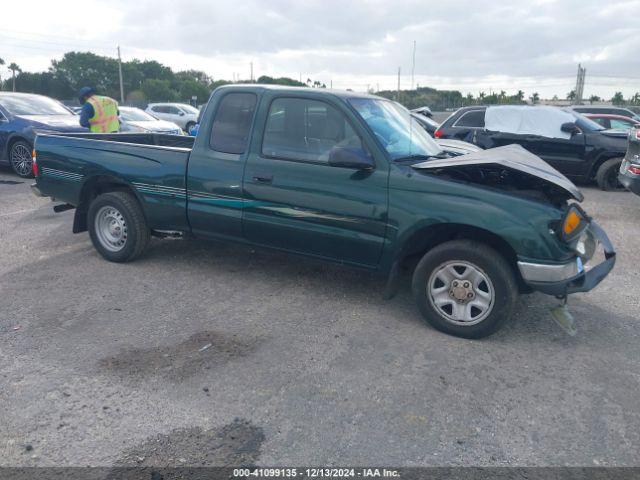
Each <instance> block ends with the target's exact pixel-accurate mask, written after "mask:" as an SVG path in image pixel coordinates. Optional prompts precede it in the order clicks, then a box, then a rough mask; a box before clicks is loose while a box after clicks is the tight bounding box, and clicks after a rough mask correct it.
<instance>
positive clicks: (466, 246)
mask: <svg viewBox="0 0 640 480" xmlns="http://www.w3.org/2000/svg"><path fill="white" fill-rule="evenodd" d="M450 262H464V263H466V264H470V265H472V266H474V267H476V268H478V269H479V271H481V273H483V274H484V275H485V276H486V277H487V278H488V279H489V281H490V283H489V284H487V283H486V282H485V283H480V284H479V286H478V288H473V289H472V290H473V293H471V295H476V294H477V293H478V291H479V290H486V291H487V292H493V294H492V295H489V297H490V298H491V297H492V300H491V302H490V308H489V307H487V308H486V309H485V313H484V314H482V315H480V314H478V315H476V318H477V319H478V320H474V319H473V318H472V319H471V321H469V324H468V325H464V324H461V323H459V322H456V321H455V320H453V319H449V318H447V317H446V314H447V312H446V311H445V310H446V307H448V305H447V306H445V307H440V308H438V307H436V306H435V305H434V303H433V301H432V300H431V298H432V297H433V295H432V294H431V293H428V290H431V286H428V284H429V282H430V280H431V281H433V278H434V277H435V278H436V280H435V281H433V283H434V285H436V282H440V283H442V285H443V286H446V289H445V293H446V294H447V295H449V296H450V293H449V292H451V291H452V290H453V287H452V284H453V282H452V284H451V285H448V286H447V285H446V284H445V283H444V282H442V281H441V280H439V279H438V275H437V273H436V272H439V271H442V270H441V268H443V266H445V265H447V264H449V263H450ZM456 271H457V270H456ZM463 272H464V270H463ZM456 280H457V278H456ZM458 281H459V280H458ZM469 285H470V284H469ZM443 286H440V287H437V288H440V289H441V288H443ZM412 289H413V296H414V298H415V300H416V303H417V304H418V308H419V309H420V312H421V313H422V316H423V317H424V319H425V320H426V321H427V322H428V323H429V324H430V325H431V326H433V327H434V328H436V329H438V330H440V331H442V332H445V333H448V334H450V335H455V336H457V337H463V338H482V337H486V336H488V335H491V334H492V333H494V332H495V331H497V330H498V329H499V328H500V327H501V326H502V325H503V324H504V322H505V321H506V320H507V319H509V318H510V317H511V314H512V312H513V307H514V305H515V301H516V298H517V295H518V286H517V283H516V279H515V275H514V273H513V270H512V269H511V267H510V266H509V263H508V262H507V261H506V260H505V258H504V257H503V256H502V255H500V254H499V253H498V252H496V251H495V250H494V249H493V248H491V247H488V246H487V245H485V244H482V243H478V242H474V241H472V240H452V241H449V242H446V243H443V244H441V245H438V246H437V247H435V248H433V249H431V250H430V251H428V252H427V253H426V254H425V255H424V256H423V257H422V259H421V260H420V262H419V263H418V266H417V267H416V269H415V271H414V273H413V281H412ZM456 293H457V292H456ZM485 295H486V293H485ZM478 296H479V295H478ZM453 298H455V297H453ZM461 302H463V303H464V304H466V303H469V311H470V312H471V311H472V309H473V308H476V310H479V308H477V307H473V300H472V301H467V300H464V301H461ZM461 302H455V303H461ZM451 304H452V305H451V309H452V310H453V308H455V307H456V305H454V301H453V300H452V301H451ZM441 310H442V311H443V312H444V313H441ZM484 315H486V316H485V317H484V318H482V317H483V316H484ZM474 321H476V322H477V323H473V322H474Z"/></svg>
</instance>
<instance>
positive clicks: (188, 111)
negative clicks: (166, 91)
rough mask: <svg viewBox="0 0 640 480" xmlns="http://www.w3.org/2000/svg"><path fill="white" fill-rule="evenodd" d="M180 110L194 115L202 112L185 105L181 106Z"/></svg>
mask: <svg viewBox="0 0 640 480" xmlns="http://www.w3.org/2000/svg"><path fill="white" fill-rule="evenodd" d="M180 108H181V109H182V110H184V111H185V112H187V113H193V114H194V115H198V113H200V110H198V109H197V108H195V107H192V106H191V105H185V104H182V103H181V104H180Z"/></svg>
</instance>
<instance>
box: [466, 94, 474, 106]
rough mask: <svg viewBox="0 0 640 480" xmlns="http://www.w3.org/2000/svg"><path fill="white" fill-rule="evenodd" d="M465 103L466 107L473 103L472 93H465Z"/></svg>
mask: <svg viewBox="0 0 640 480" xmlns="http://www.w3.org/2000/svg"><path fill="white" fill-rule="evenodd" d="M467 103H468V105H471V104H472V103H473V93H467Z"/></svg>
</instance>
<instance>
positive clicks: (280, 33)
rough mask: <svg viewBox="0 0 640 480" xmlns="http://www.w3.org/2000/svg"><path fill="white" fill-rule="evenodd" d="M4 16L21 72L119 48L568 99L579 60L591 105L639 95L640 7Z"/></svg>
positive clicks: (331, 5)
mask: <svg viewBox="0 0 640 480" xmlns="http://www.w3.org/2000/svg"><path fill="white" fill-rule="evenodd" d="M25 12H28V15H26V13H25ZM1 18H2V29H0V58H4V60H5V61H6V62H7V64H8V63H10V62H16V63H17V64H18V65H19V66H20V67H21V68H22V69H23V70H27V71H41V70H46V69H47V68H48V67H49V65H50V63H51V59H53V58H60V57H61V56H62V54H63V53H64V52H66V51H69V50H76V51H87V50H89V51H92V52H95V53H98V54H101V55H110V56H116V45H121V49H122V57H123V60H131V59H133V58H138V59H141V60H144V59H148V60H158V61H160V62H162V63H164V64H166V65H168V66H170V67H172V68H173V69H174V70H184V69H196V70H203V71H205V72H207V73H208V74H209V75H210V76H211V77H213V78H214V79H221V78H222V79H232V78H242V79H248V78H249V77H250V68H251V67H250V65H251V63H253V71H254V76H255V78H257V77H259V76H260V75H270V76H289V77H292V78H296V79H302V80H303V81H306V80H307V78H311V79H312V80H319V81H321V82H324V83H325V84H326V85H327V86H330V85H332V86H333V87H334V88H342V89H346V88H352V89H353V90H356V91H364V90H366V89H367V88H373V89H395V88H397V82H398V69H399V68H400V86H401V88H403V89H408V88H411V87H412V85H420V86H431V87H435V88H440V89H457V90H460V91H462V92H463V93H464V94H466V93H472V94H474V95H477V94H478V92H480V91H484V92H486V93H489V92H490V91H500V90H505V91H506V92H507V93H508V94H513V93H515V92H516V91H517V90H519V89H521V90H523V91H524V92H525V94H526V95H527V96H529V95H531V94H532V93H533V92H538V93H539V94H540V96H541V97H542V98H551V97H552V96H553V95H558V96H559V97H560V98H564V97H565V96H566V94H567V92H569V91H570V90H571V89H573V88H574V87H575V81H576V74H577V67H578V63H582V65H583V66H584V67H585V68H586V81H585V97H587V98H588V97H589V96H590V95H592V94H596V95H599V96H601V97H605V98H610V97H611V96H612V95H613V94H614V92H616V91H622V92H623V93H624V95H625V97H628V96H631V95H633V94H634V93H635V92H637V91H640V55H639V54H638V49H639V48H640V21H638V19H639V18H640V0H598V1H591V0H582V1H580V0H528V1H520V0H511V1H509V2H506V1H503V0H500V1H498V0H493V1H477V0H475V1H471V0H469V1H467V0H440V1H432V0H421V1H419V0H384V1H382V0H367V1H365V0H362V1H349V0H296V1H291V0H108V1H103V0H82V1H78V0H66V1H65V0H58V1H52V0H46V1H45V0H43V1H38V0H22V1H20V2H16V1H12V2H2V6H1ZM414 42H415V67H414V66H413V65H414V62H413V52H414ZM412 71H413V75H412ZM0 74H1V75H2V77H6V75H7V74H8V72H7V70H6V68H4V69H3V70H0Z"/></svg>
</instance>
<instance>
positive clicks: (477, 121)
mask: <svg viewBox="0 0 640 480" xmlns="http://www.w3.org/2000/svg"><path fill="white" fill-rule="evenodd" d="M453 126H454V127H470V128H484V110H471V111H470V112H465V113H463V114H462V116H461V117H460V118H459V119H458V121H456V123H455V125H453Z"/></svg>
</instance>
